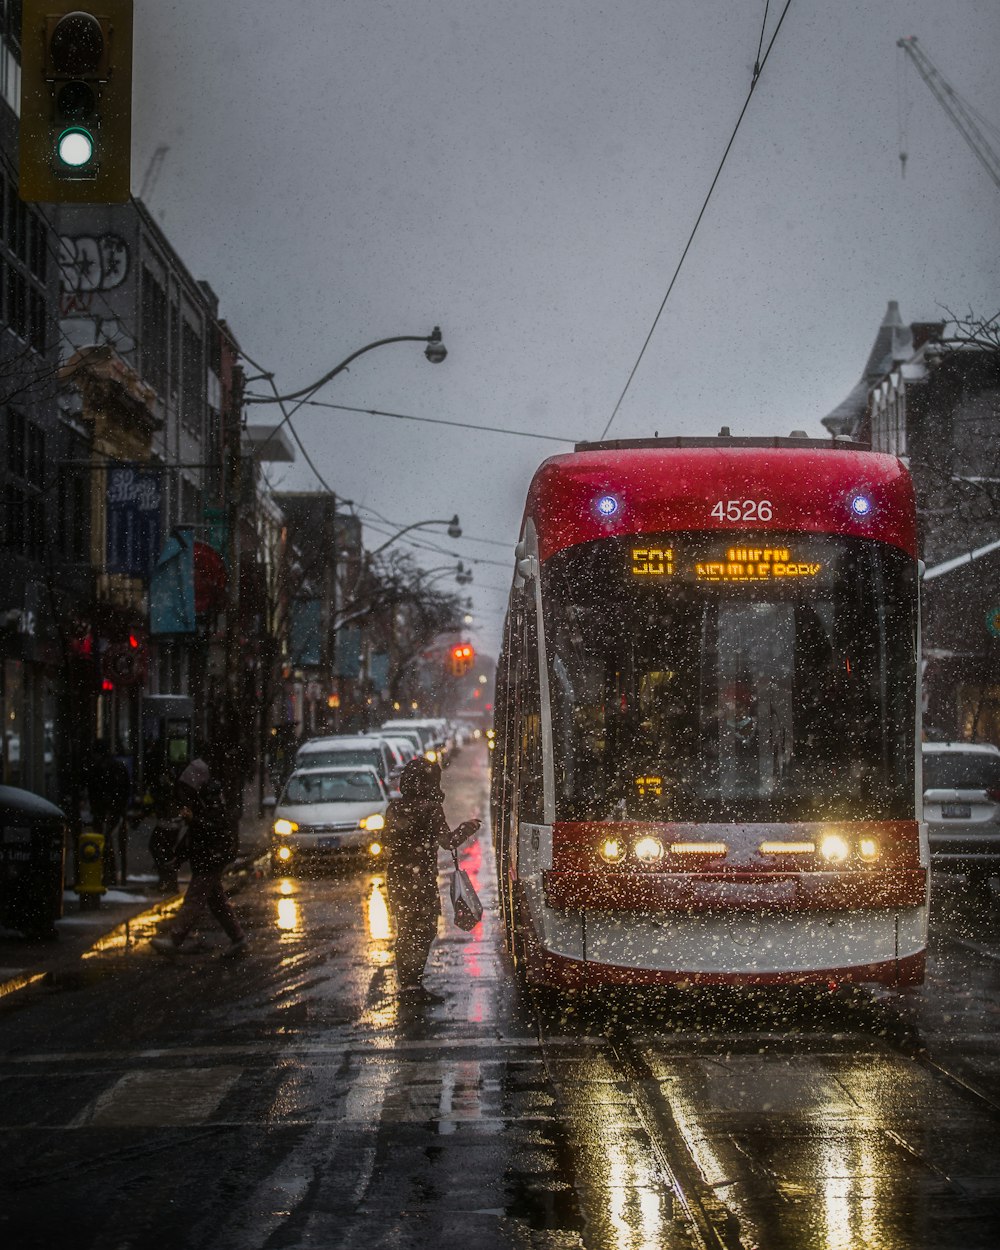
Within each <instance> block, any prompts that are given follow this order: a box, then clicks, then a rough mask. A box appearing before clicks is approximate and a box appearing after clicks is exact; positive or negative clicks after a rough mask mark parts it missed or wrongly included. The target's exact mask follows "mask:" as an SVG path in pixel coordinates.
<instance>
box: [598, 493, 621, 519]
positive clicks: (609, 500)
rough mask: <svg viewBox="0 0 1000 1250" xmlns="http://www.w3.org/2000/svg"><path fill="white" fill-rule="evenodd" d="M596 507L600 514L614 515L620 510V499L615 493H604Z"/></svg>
mask: <svg viewBox="0 0 1000 1250" xmlns="http://www.w3.org/2000/svg"><path fill="white" fill-rule="evenodd" d="M595 507H596V508H597V511H598V514H599V515H600V516H614V515H615V513H616V512H617V511H618V500H617V499H616V498H615V497H614V495H602V496H601V498H600V499H598V501H597V503H596V505H595Z"/></svg>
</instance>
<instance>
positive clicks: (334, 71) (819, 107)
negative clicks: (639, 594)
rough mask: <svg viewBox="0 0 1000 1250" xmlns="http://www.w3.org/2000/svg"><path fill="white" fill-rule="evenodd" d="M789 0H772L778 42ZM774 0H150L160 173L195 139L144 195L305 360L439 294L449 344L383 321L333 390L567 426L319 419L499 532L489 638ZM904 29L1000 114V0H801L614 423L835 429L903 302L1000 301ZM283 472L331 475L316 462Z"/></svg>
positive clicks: (425, 514) (624, 429) (357, 489)
mask: <svg viewBox="0 0 1000 1250" xmlns="http://www.w3.org/2000/svg"><path fill="white" fill-rule="evenodd" d="M783 7H784V0H771V2H770V5H769V11H768V17H767V29H766V31H765V35H764V42H765V47H766V45H767V42H768V40H769V38H770V35H771V33H772V32H773V30H774V27H775V25H776V23H777V20H778V17H779V16H780V13H781V10H782V9H783ZM764 11H765V0H759V2H758V0H739V2H738V3H737V2H736V0H726V2H722V0H616V2H615V3H613V4H611V3H603V2H599V0H500V2H498V0H398V2H395V3H388V2H386V3H383V2H380V0H280V2H279V3H274V2H272V0H212V3H211V4H208V3H206V2H205V0H136V31H135V39H136V77H135V82H136V86H135V118H134V129H135V132H134V140H133V152H134V170H133V190H134V191H135V193H136V194H138V193H139V192H140V190H141V188H142V185H143V181H144V175H145V172H146V170H147V167H148V165H149V162H150V160H151V158H152V156H153V153H154V152H155V150H156V149H157V147H158V146H160V145H167V146H168V148H169V151H168V152H167V154H166V157H165V159H164V161H163V164H162V168H161V170H160V173H159V177H158V178H157V180H156V182H155V185H154V186H153V187H152V189H151V191H150V192H149V193H148V195H147V197H146V199H147V205H148V207H149V208H150V210H151V211H152V213H153V214H154V216H155V217H156V218H157V220H158V221H159V222H160V223H161V225H162V227H163V229H164V230H165V231H166V233H167V235H168V237H169V238H170V240H171V242H172V243H173V244H174V246H175V247H176V248H177V250H178V251H179V253H180V255H181V256H182V257H183V258H184V260H185V262H186V263H187V265H188V267H189V268H190V269H191V270H192V272H193V273H194V274H195V276H197V277H199V278H204V279H206V280H207V281H208V282H209V283H210V284H211V285H212V287H213V288H214V289H215V291H216V292H217V293H218V295H219V297H220V301H221V311H222V315H223V316H225V317H226V318H227V320H228V321H229V322H230V324H231V325H232V327H233V329H234V331H235V333H236V335H237V337H238V339H239V341H240V343H241V344H242V346H243V348H244V349H245V350H246V351H247V352H248V353H249V355H250V356H252V357H253V358H255V359H256V360H258V361H260V362H261V363H262V364H264V365H266V367H267V368H269V369H271V370H273V371H274V373H275V375H276V380H277V383H278V385H279V387H281V389H282V390H286V391H287V390H295V389H298V388H299V387H301V386H304V385H306V384H307V383H310V382H312V381H314V380H315V379H317V378H318V377H319V376H321V375H322V374H323V373H324V372H326V371H327V370H328V369H330V368H332V367H333V366H334V365H335V364H337V363H338V362H339V361H340V360H342V359H343V358H344V357H346V356H347V355H349V354H350V353H352V352H354V351H356V350H357V349H358V348H359V347H362V346H364V345H365V344H366V343H368V342H370V341H372V340H374V339H379V338H384V337H388V336H390V335H397V334H427V333H429V332H430V330H431V328H432V327H433V326H434V325H438V324H439V325H440V326H441V327H442V329H443V331H444V339H445V343H446V345H447V347H448V352H449V355H448V359H447V360H446V361H445V363H444V364H442V365H436V366H432V365H430V364H428V363H427V362H426V361H425V360H424V358H423V355H422V350H421V348H420V346H419V345H417V344H397V345H392V346H389V347H384V348H380V349H379V350H377V351H373V352H371V353H369V354H368V355H366V356H364V357H362V358H361V359H360V360H359V361H357V362H356V363H355V364H354V365H353V366H352V367H351V369H350V372H349V373H345V374H341V375H340V376H339V377H338V378H336V379H335V380H334V381H333V382H332V383H331V384H330V385H329V386H328V387H327V388H325V390H324V391H323V392H321V393H320V394H319V395H318V396H317V398H318V399H321V400H327V401H330V402H334V403H341V404H348V405H355V406H358V407H363V408H368V409H371V408H378V409H384V410H389V411H394V412H401V413H408V414H412V415H414V416H419V417H434V418H441V419H445V420H449V421H467V422H471V423H475V424H483V425H492V426H504V427H512V428H515V429H520V430H527V431H534V432H536V433H545V434H548V435H551V436H557V437H561V438H565V439H566V440H567V442H566V445H565V447H564V448H561V447H560V446H559V444H557V443H553V442H544V441H540V440H536V439H529V438H515V437H509V436H503V435H498V434H486V433H476V432H475V431H472V430H461V429H452V428H449V427H446V426H434V425H428V424H417V423H414V422H405V421H398V420H392V419H389V418H385V417H373V416H359V415H353V414H350V413H345V412H337V411H329V410H320V409H302V410H301V412H300V413H299V415H298V416H297V417H296V419H295V427H296V429H297V431H298V433H299V435H300V437H301V438H302V440H303V442H304V444H305V445H306V447H307V448H308V450H309V452H310V454H311V456H312V458H313V459H314V461H315V462H316V465H317V467H318V468H319V470H320V472H321V473H322V475H323V476H324V478H325V479H326V481H327V482H328V483H329V484H330V486H332V487H333V488H334V489H335V490H336V491H337V493H338V494H340V495H342V496H343V497H345V498H348V499H351V500H353V501H354V502H355V505H356V506H357V507H358V509H359V511H360V512H361V514H362V515H363V516H365V517H366V518H371V519H372V520H373V521H374V520H375V514H379V515H380V516H381V517H383V518H388V519H389V520H390V521H392V522H395V523H397V524H398V525H400V526H401V525H404V524H407V523H409V522H411V521H417V520H421V519H424V518H436V517H442V518H443V517H449V516H451V515H452V513H454V512H458V513H459V515H460V517H461V522H462V526H463V529H464V531H465V535H466V537H463V538H462V539H460V540H457V541H449V540H447V539H443V540H441V541H440V545H441V546H443V547H444V548H446V549H447V550H448V551H453V552H457V553H458V554H459V555H460V556H461V558H462V559H463V560H465V561H467V562H468V561H469V560H470V559H475V560H479V561H485V560H499V561H501V562H502V564H503V567H495V566H494V565H491V564H487V563H477V564H476V565H475V582H474V584H473V586H472V587H471V593H472V595H473V599H474V602H475V613H476V618H477V625H476V627H475V629H474V631H473V638H474V641H476V642H477V643H478V645H479V646H480V647H482V648H486V649H489V650H491V651H492V650H495V647H496V645H497V639H498V635H499V629H500V623H501V620H502V611H503V605H504V599H505V594H506V589H507V587H508V586H509V581H510V574H509V569H510V563H511V561H510V550H511V547H512V545H513V543H514V542H515V541H516V538H517V533H518V527H519V521H520V515H521V509H522V506H523V501H524V495H525V491H526V488H527V485H528V482H529V480H530V477H531V474H532V472H533V471H534V469H535V467H536V466H537V465H538V464H539V463H540V462H541V461H542V460H543V459H545V457H546V456H549V455H552V454H555V453H558V452H559V451H561V450H569V449H570V446H571V441H572V440H573V439H576V438H596V437H598V436H599V435H600V434H601V432H602V430H603V429H604V426H605V424H606V422H607V421H608V418H609V417H610V416H611V413H612V411H613V410H614V408H615V404H616V403H617V401H618V398H619V396H620V394H621V392H622V388H623V387H624V386H625V383H626V381H627V379H628V375H629V372H630V370H631V369H632V366H633V364H634V363H635V359H636V357H637V355H638V353H639V350H640V348H641V347H642V343H643V340H644V339H645V337H646V335H647V333H648V331H649V329H650V326H651V325H652V323H653V318H654V316H655V315H656V311H657V309H658V308H659V306H660V302H661V300H662V299H663V296H664V294H665V292H666V289H667V285H668V283H669V280H670V277H671V275H672V274H673V271H674V268H675V266H676V264H677V262H678V260H679V258H680V255H681V252H682V250H683V247H684V244H685V242H686V240H687V237H688V235H689V233H690V231H691V228H692V226H693V224H694V221H695V218H696V217H697V214H698V210H699V209H700V207H701V204H702V201H703V199H704V197H705V195H706V193H707V191H708V188H709V185H710V183H711V179H712V177H713V175H714V173H715V170H716V167H717V166H718V163H719V160H720V159H721V156H722V153H723V151H724V149H725V145H726V143H727V141H728V140H729V137H730V134H731V133H732V129H733V126H734V125H735V123H736V119H737V117H738V116H739V112H740V109H741V108H742V106H743V102H744V100H745V98H746V93H747V90H748V87H749V83H750V77H751V72H752V68H753V64H754V60H755V57H756V54H757V48H758V41H759V39H760V35H761V24H762V19H763V18H764ZM901 35H917V36H918V37H919V39H920V42H921V44H922V45H923V47H924V48H925V50H926V51H927V53H928V54H929V55H930V57H931V58H932V59H933V61H934V62H935V64H936V65H937V67H938V68H939V69H940V71H941V72H942V73H943V74H944V75H945V76H946V77H947V78H948V79H949V81H950V82H951V83H952V85H953V86H954V87H955V88H956V89H957V90H958V91H959V92H960V93H961V94H962V95H963V96H964V97H965V98H966V99H968V100H969V101H971V103H973V104H974V105H975V107H976V108H977V109H978V110H979V111H980V112H981V113H982V114H984V115H985V116H986V117H987V118H988V119H989V120H990V121H991V122H993V123H995V124H997V125H998V126H1000V75H998V74H997V72H996V66H997V63H998V56H1000V4H998V3H997V2H996V0H979V2H974V0H949V2H948V3H945V4H942V3H941V2H940V0H926V2H925V0H870V2H868V3H861V2H857V3H851V2H850V0H837V3H834V4H831V3H829V0H791V6H790V8H789V10H788V14H787V16H786V18H785V21H784V24H783V25H782V27H781V30H780V33H779V34H778V37H777V40H776V42H775V43H774V47H773V50H772V52H771V55H770V58H769V59H768V61H767V64H766V67H765V69H764V71H763V74H762V76H761V78H760V81H759V84H758V86H757V89H756V91H755V92H754V95H753V99H752V100H751V102H750V107H749V109H748V111H747V114H746V117H745V119H744V121H743V124H742V126H741V128H740V131H739V134H738V136H737V138H736V142H735V144H734V146H733V149H732V151H731V153H730V156H729V159H728V161H727V163H726V166H725V169H724V171H723V173H722V177H721V178H720V180H719V183H718V185H717V187H716V190H715V193H714V195H713V197H712V200H711V202H710V204H709V207H708V210H707V212H706V214H705V217H704V219H703V221H702V223H701V226H700V229H699V231H698V233H697V235H696V238H695V241H694V244H693V246H692V249H691V251H690V253H689V254H688V257H687V260H686V261H685V264H684V267H683V269H682V271H681V275H680V278H679V279H678V282H677V284H676V286H675V288H674V290H673V293H672V295H671V297H670V300H669V302H668V304H667V307H666V310H665V311H664V314H663V316H662V318H661V320H660V322H659V325H658V327H657V330H656V333H655V335H654V337H653V340H652V342H651V344H650V346H649V349H648V350H647V353H646V355H645V357H644V359H643V362H642V364H641V365H640V367H639V370H638V372H637V373H636V377H635V380H634V382H633V383H632V385H631V387H630V389H629V391H628V394H627V395H626V397H625V400H624V402H623V403H622V405H621V408H620V410H619V412H618V415H617V417H616V419H615V422H614V424H613V426H612V429H611V435H612V436H618V437H637V436H640V435H645V434H652V433H653V432H654V431H659V433H660V434H661V435H664V434H714V433H717V431H718V428H719V426H720V425H723V424H726V425H729V426H731V427H732V430H733V432H734V433H740V434H787V433H788V432H789V431H790V430H791V429H793V428H795V429H805V430H807V431H808V432H810V433H812V434H817V435H819V434H822V433H823V429H822V427H821V426H820V424H819V422H820V418H821V417H823V416H825V415H826V413H828V412H829V411H830V410H831V409H832V408H833V407H835V406H836V404H838V403H839V402H840V400H842V399H843V398H844V396H845V395H846V393H847V392H848V391H849V390H850V388H851V387H852V386H853V385H854V383H855V382H856V381H857V379H858V377H859V376H860V373H861V370H862V367H863V365H864V363H865V359H866V357H867V355H868V351H869V349H870V347H871V344H872V340H873V338H874V335H875V331H876V329H877V327H878V324H879V322H880V321H881V319H882V316H883V313H884V310H885V306H886V303H887V301H888V300H889V299H897V300H898V301H899V303H900V309H901V312H902V314H903V317H904V319H905V320H907V321H912V320H918V319H921V320H922V319H927V320H933V319H936V318H939V317H941V316H942V315H943V314H942V312H941V307H942V306H948V307H951V308H952V309H954V310H965V309H968V308H970V307H971V308H972V309H974V310H976V311H977V312H982V313H989V314H992V313H994V312H995V311H996V310H997V309H998V308H1000V281H998V279H1000V258H998V252H1000V248H998V243H1000V211H998V210H1000V193H998V191H997V189H996V187H995V186H994V185H993V184H992V182H991V181H990V179H989V178H988V176H987V175H986V173H985V171H984V170H983V169H982V167H981V166H980V165H979V164H978V162H977V161H976V160H975V158H974V157H973V155H972V153H971V152H970V150H969V149H968V147H967V146H966V144H965V142H964V141H963V139H962V138H961V136H960V135H959V133H958V131H957V130H956V129H955V128H954V126H953V124H952V123H951V122H950V120H949V119H948V118H947V116H946V115H945V113H944V112H943V110H942V109H941V107H940V106H939V105H938V104H937V102H936V101H935V100H934V98H933V97H932V95H931V94H930V92H929V90H928V89H927V87H926V86H925V84H924V83H923V82H922V81H921V80H920V79H919V78H918V76H917V74H916V72H915V70H914V69H913V67H912V66H909V67H908V68H907V70H906V72H905V74H903V73H901V61H900V58H901V57H902V54H901V53H900V52H899V51H898V49H897V48H896V40H897V39H898V38H899V37H900V36H901ZM901 83H902V90H901V88H900V84H901ZM901 113H902V114H903V115H905V116H907V117H908V124H907V127H906V131H907V134H906V147H907V151H908V153H909V159H908V161H907V164H906V177H905V180H904V179H903V178H902V177H901V174H900V161H899V157H898V152H899V117H900V115H901ZM994 139H995V141H996V142H997V146H998V147H1000V138H997V136H996V135H994ZM266 411H267V410H265V409H258V410H257V411H256V412H255V413H254V414H253V415H254V417H255V418H257V417H258V416H263V414H264V413H265V412H266ZM281 485H282V486H283V487H284V488H294V489H310V488H312V487H314V486H315V485H316V479H315V478H314V477H313V475H312V474H311V473H310V471H309V470H308V468H307V467H306V466H305V464H304V463H301V460H300V463H299V464H297V465H296V466H294V467H292V468H291V469H289V470H287V471H285V472H284V474H283V476H282V478H281ZM382 528H385V527H384V526H383V527H382ZM473 538H476V539H493V540H497V541H501V542H503V544H504V546H503V547H501V546H492V545H489V544H487V543H485V542H476V541H472V539H473ZM380 541H382V537H381V535H379V534H377V533H375V532H374V530H373V531H370V532H368V534H367V542H368V545H369V546H374V545H376V543H378V542H380ZM417 554H418V555H419V558H420V559H421V561H422V562H423V563H424V564H425V567H428V568H429V567H436V566H438V565H441V564H446V563H450V562H452V561H451V558H450V557H449V556H446V555H441V554H437V553H435V552H431V551H421V552H418V553H417ZM440 584H441V585H442V586H446V585H447V584H448V583H447V582H446V581H442V583H440Z"/></svg>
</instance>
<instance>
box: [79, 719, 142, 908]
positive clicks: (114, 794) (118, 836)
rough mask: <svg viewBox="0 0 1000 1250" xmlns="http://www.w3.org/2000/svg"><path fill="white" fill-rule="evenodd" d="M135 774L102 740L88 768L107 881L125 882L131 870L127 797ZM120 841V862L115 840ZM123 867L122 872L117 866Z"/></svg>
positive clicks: (89, 788)
mask: <svg viewBox="0 0 1000 1250" xmlns="http://www.w3.org/2000/svg"><path fill="white" fill-rule="evenodd" d="M131 793H132V778H131V777H130V776H129V771H128V769H127V768H126V767H125V765H124V764H123V763H122V761H121V760H119V759H116V758H115V757H114V756H113V755H112V754H111V751H110V748H109V747H108V744H107V742H105V741H103V740H102V741H100V742H98V743H97V746H96V747H95V748H94V757H93V759H92V760H91V763H90V767H89V768H88V769H87V795H88V797H89V799H90V818H91V820H92V822H93V825H94V828H95V829H96V830H97V832H98V833H101V834H103V835H104V884H105V885H118V884H121V885H124V884H125V881H126V876H127V872H128V801H129V796H130V794H131ZM116 841H117V843H118V848H117V851H118V854H117V862H116V856H115V842H116ZM119 868H120V869H121V874H120V875H119V872H118V869H119Z"/></svg>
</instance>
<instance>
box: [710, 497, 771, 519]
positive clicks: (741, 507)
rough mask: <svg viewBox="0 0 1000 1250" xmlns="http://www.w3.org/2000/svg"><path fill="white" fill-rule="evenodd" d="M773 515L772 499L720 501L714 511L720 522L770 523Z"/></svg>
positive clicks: (713, 514)
mask: <svg viewBox="0 0 1000 1250" xmlns="http://www.w3.org/2000/svg"><path fill="white" fill-rule="evenodd" d="M773 515H774V514H773V512H772V510H771V501H770V499H720V500H719V501H718V502H717V503H716V505H715V507H714V508H713V509H712V516H714V517H717V518H718V519H719V520H720V521H770V519H771V517H772V516H773Z"/></svg>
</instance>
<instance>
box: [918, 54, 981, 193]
mask: <svg viewBox="0 0 1000 1250" xmlns="http://www.w3.org/2000/svg"><path fill="white" fill-rule="evenodd" d="M896 47H897V48H902V50H903V51H904V52H905V53H906V55H907V56H908V57H909V58H910V60H911V61H912V62H913V64H914V65H915V66H916V67H917V72H918V73H919V75H920V77H921V78H922V79H923V80H924V82H925V83H926V84H927V85H928V87H930V89H931V91H932V92H933V93H934V98H935V99H936V100H937V102H938V104H940V105H941V107H942V108H943V109H944V111H945V112H946V113H947V114H948V116H949V117H950V118H951V120H952V121H953V122H954V124H955V126H956V127H957V128H958V131H959V133H960V134H961V136H962V138H963V139H964V140H965V142H966V143H967V144H968V145H969V147H970V148H972V151H973V152H974V153H975V156H976V159H977V160H978V161H979V162H980V163H981V164H982V165H983V167H984V168H985V170H986V172H987V173H988V174H989V176H990V177H991V178H992V179H993V182H994V184H995V185H996V186H997V188H998V189H1000V155H998V154H997V152H996V150H995V149H994V147H993V145H992V144H991V143H990V141H989V139H987V137H986V135H985V134H984V133H983V129H982V126H983V125H985V126H989V127H990V129H994V127H992V126H991V125H990V123H989V122H987V121H986V119H985V118H983V117H982V116H981V115H980V114H978V113H977V112H976V110H975V109H973V107H972V105H971V104H969V103H968V102H967V101H966V100H963V99H962V97H961V96H960V95H959V94H958V92H957V91H956V90H955V88H954V87H953V86H952V85H951V83H950V82H948V80H947V79H946V78H945V77H944V75H943V74H942V73H941V71H940V70H939V69H938V68H937V66H935V64H934V62H933V61H932V60H931V58H930V57H929V56H928V55H927V53H926V52H925V51H924V50H923V48H922V47H921V46H920V44H919V42H918V41H917V37H916V35H909V36H908V37H906V38H903V39H899V40H897V42H896ZM900 146H902V144H901V145H900ZM899 159H900V161H901V162H902V164H903V169H904V171H905V169H906V152H905V151H901V152H900V154H899Z"/></svg>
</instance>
